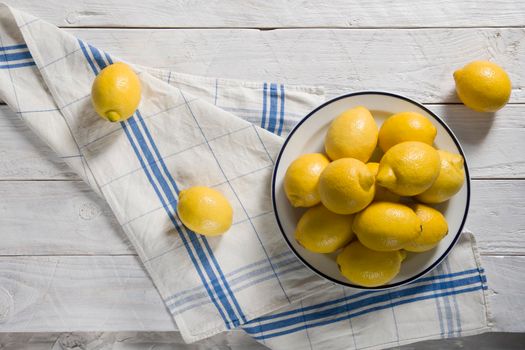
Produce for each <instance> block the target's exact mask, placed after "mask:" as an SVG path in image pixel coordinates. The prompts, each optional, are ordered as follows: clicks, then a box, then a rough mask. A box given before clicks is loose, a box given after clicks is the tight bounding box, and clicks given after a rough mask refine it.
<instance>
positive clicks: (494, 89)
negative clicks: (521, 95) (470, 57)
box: [454, 61, 512, 112]
mask: <svg viewBox="0 0 525 350" xmlns="http://www.w3.org/2000/svg"><path fill="white" fill-rule="evenodd" d="M454 80H455V81H456V92H457V94H458V97H459V99H460V100H461V102H463V103H464V104H465V106H467V107H469V108H471V109H473V110H475V111H478V112H495V111H497V110H498V109H501V108H503V106H505V105H506V104H507V102H508V101H509V98H510V93H511V91H512V84H511V82H510V78H509V76H508V75H507V73H506V72H505V71H504V70H503V68H501V67H500V66H498V65H497V64H495V63H492V62H489V61H474V62H470V63H469V64H467V65H466V66H465V67H463V68H461V69H458V70H457V71H455V72H454Z"/></svg>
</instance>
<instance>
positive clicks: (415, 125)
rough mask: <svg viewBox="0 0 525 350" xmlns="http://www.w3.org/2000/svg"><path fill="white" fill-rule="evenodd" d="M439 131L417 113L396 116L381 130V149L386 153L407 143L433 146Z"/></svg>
mask: <svg viewBox="0 0 525 350" xmlns="http://www.w3.org/2000/svg"><path fill="white" fill-rule="evenodd" d="M436 134H437V129H436V127H435V126H434V124H432V122H431V121H430V120H429V119H428V118H427V117H425V116H423V115H421V114H419V113H416V112H402V113H397V114H394V115H392V116H390V117H388V118H387V120H385V122H384V123H383V125H381V128H380V129H379V137H378V143H379V147H380V148H381V149H382V150H383V152H386V151H388V150H389V149H390V147H392V146H394V145H397V144H398V143H401V142H405V141H419V142H424V143H426V144H427V145H430V146H432V144H433V143H434V139H435V138H436Z"/></svg>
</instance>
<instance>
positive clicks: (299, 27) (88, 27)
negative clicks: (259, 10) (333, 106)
mask: <svg viewBox="0 0 525 350" xmlns="http://www.w3.org/2000/svg"><path fill="white" fill-rule="evenodd" d="M58 28H60V29H88V30H90V29H94V30H97V29H102V30H107V29H123V30H127V29H132V30H137V29H146V30H152V29H159V30H166V29H168V30H170V29H181V30H232V29H238V30H243V29H247V30H260V31H271V30H287V29H289V30H316V29H344V30H361V29H363V30H368V29H373V30H377V29H385V30H407V29H410V30H412V29H414V30H424V29H522V28H525V25H511V26H508V25H507V26H503V25H499V26H475V25H474V26H451V27H446V26H428V27H424V26H418V27H410V26H390V27H382V26H362V27H345V26H311V27H308V26H307V27H301V26H286V27H250V26H244V27H233V26H230V27H228V26H225V27H213V26H196V27H181V26H173V27H170V26H160V27H143V26H136V27H134V26H126V27H123V26H90V25H86V26H58Z"/></svg>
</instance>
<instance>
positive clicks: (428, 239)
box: [403, 204, 448, 253]
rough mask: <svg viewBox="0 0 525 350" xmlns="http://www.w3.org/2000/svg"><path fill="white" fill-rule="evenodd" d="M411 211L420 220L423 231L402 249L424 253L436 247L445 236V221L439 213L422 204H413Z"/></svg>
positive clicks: (446, 231)
mask: <svg viewBox="0 0 525 350" xmlns="http://www.w3.org/2000/svg"><path fill="white" fill-rule="evenodd" d="M412 209H413V210H414V212H415V213H416V215H417V216H418V217H419V219H420V220H421V226H422V227H423V230H422V231H421V235H419V237H417V238H416V239H415V240H413V241H410V242H409V243H408V244H406V245H405V246H404V247H403V249H405V250H407V251H409V252H416V253H420V252H425V251H427V250H430V249H432V248H434V247H435V246H437V245H438V243H439V241H441V240H442V239H443V237H445V236H446V235H447V233H448V224H447V220H446V219H445V217H444V216H443V214H441V213H440V212H439V211H437V210H436V209H434V208H431V207H428V206H426V205H423V204H415V205H413V206H412Z"/></svg>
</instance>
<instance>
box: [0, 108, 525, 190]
mask: <svg viewBox="0 0 525 350" xmlns="http://www.w3.org/2000/svg"><path fill="white" fill-rule="evenodd" d="M428 107H429V108H430V109H431V110H433V111H434V112H435V113H437V114H438V115H439V116H442V117H443V119H444V120H445V121H446V122H447V123H448V125H449V126H450V127H451V129H452V131H454V133H455V134H456V136H457V137H458V138H459V141H460V142H461V144H462V145H463V148H464V150H465V153H466V156H467V159H468V164H469V166H470V171H471V176H472V177H473V178H494V177H496V178H500V177H506V178H523V177H525V152H523V149H524V148H525V118H523V115H524V114H525V105H521V104H520V105H508V106H506V107H505V108H504V109H502V110H501V111H500V112H498V113H497V114H496V115H486V114H482V113H476V112H473V111H471V110H469V109H467V108H466V107H465V106H463V105H442V104H440V105H430V106H428ZM47 179H54V180H78V177H77V176H76V175H75V174H74V173H72V171H71V170H70V169H69V167H68V166H67V165H66V164H65V163H64V162H62V161H61V160H60V159H59V158H58V157H56V155H55V154H54V152H53V151H51V150H50V149H49V148H48V147H47V146H46V145H44V144H43V143H42V142H41V141H40V140H39V139H38V138H37V137H36V136H35V135H34V134H33V132H32V131H31V130H29V129H28V128H27V127H26V126H25V124H24V122H23V121H21V120H20V119H19V118H18V117H17V116H16V115H15V114H14V113H12V112H11V111H10V110H9V108H8V107H7V106H0V180H47Z"/></svg>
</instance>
